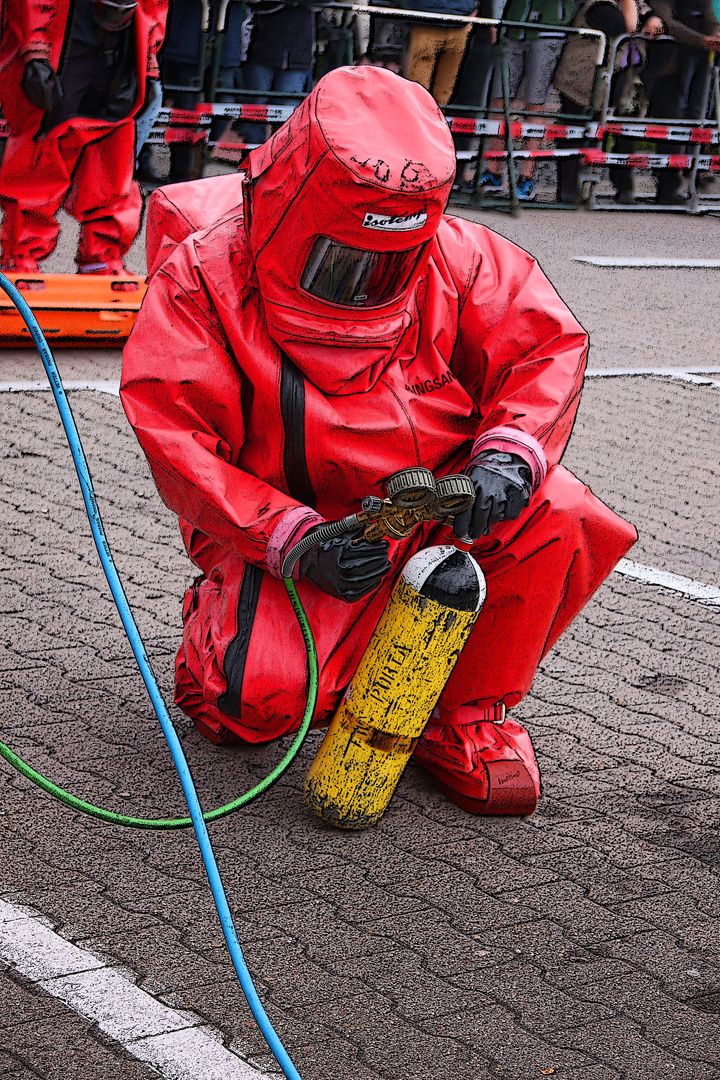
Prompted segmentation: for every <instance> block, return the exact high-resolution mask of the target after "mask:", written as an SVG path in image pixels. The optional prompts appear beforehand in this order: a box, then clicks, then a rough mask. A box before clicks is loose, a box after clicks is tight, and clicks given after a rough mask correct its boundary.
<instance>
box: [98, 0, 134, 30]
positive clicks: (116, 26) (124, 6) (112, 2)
mask: <svg viewBox="0 0 720 1080" xmlns="http://www.w3.org/2000/svg"><path fill="white" fill-rule="evenodd" d="M137 6H138V5H137V0H126V2H125V3H123V0H119V2H116V0H93V6H92V7H93V18H94V20H95V23H96V25H97V26H99V27H100V29H101V30H107V31H109V32H110V33H118V32H119V31H120V30H125V29H126V28H127V27H128V26H129V25H130V23H131V22H132V17H133V15H134V14H135V12H136V11H137Z"/></svg>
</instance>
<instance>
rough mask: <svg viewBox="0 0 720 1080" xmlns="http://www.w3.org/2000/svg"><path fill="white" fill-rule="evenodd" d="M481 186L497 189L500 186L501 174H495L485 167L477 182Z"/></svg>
mask: <svg viewBox="0 0 720 1080" xmlns="http://www.w3.org/2000/svg"><path fill="white" fill-rule="evenodd" d="M477 186H478V187H481V188H493V190H495V191H499V190H500V188H501V187H502V176H496V175H495V173H491V172H490V170H489V169H486V170H485V172H484V173H483V174H482V176H481V177H480V179H479V180H478V183H477Z"/></svg>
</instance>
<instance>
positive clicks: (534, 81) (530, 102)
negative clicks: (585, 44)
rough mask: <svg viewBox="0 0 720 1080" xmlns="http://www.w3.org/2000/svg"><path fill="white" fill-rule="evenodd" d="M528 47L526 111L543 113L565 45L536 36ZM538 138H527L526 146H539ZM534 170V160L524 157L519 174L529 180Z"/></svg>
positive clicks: (562, 40) (557, 40)
mask: <svg viewBox="0 0 720 1080" xmlns="http://www.w3.org/2000/svg"><path fill="white" fill-rule="evenodd" d="M526 44H527V45H528V46H529V47H528V49H527V52H526V57H525V81H526V87H527V89H526V92H525V96H526V100H527V109H528V112H532V113H544V112H545V111H546V109H547V96H548V94H549V92H550V86H551V85H552V79H553V75H554V74H555V68H556V67H557V66H558V61H559V60H560V53H561V52H562V51H563V46H564V45H565V39H564V38H537V39H536V40H535V41H530V42H527V43H526ZM539 146H540V140H539V139H528V140H527V148H528V149H531V148H539ZM534 172H535V162H534V160H533V159H532V158H525V160H524V161H523V164H522V166H521V169H520V175H521V177H522V178H523V179H525V180H530V179H531V178H532V175H533V173H534Z"/></svg>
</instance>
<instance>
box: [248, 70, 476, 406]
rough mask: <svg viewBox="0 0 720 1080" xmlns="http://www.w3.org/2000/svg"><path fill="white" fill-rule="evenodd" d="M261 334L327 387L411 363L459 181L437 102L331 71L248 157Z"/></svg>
mask: <svg viewBox="0 0 720 1080" xmlns="http://www.w3.org/2000/svg"><path fill="white" fill-rule="evenodd" d="M248 174H249V185H248V206H247V212H246V222H247V225H246V227H247V230H248V238H249V242H250V246H251V249H252V252H253V258H254V261H255V268H256V272H257V279H258V285H259V289H260V294H261V296H262V299H263V305H264V309H265V315H266V318H267V326H268V332H269V334H270V336H271V337H272V338H273V339H274V341H276V342H277V344H278V345H279V346H280V348H281V349H282V350H283V351H284V352H285V353H286V354H287V355H288V356H289V357H290V358H291V360H293V361H294V363H295V364H296V365H297V366H298V367H299V369H300V370H301V371H302V372H303V374H304V375H305V376H306V377H307V378H308V379H309V380H310V382H312V383H314V384H315V385H316V386H317V387H318V388H319V389H320V390H322V391H323V392H324V393H329V394H350V393H359V392H363V391H365V390H368V389H369V388H370V387H371V386H373V385H374V383H375V382H376V381H377V379H378V378H379V376H380V375H381V374H382V372H383V370H384V369H385V368H386V367H387V365H388V364H389V363H390V361H391V360H392V359H394V358H400V359H403V358H409V357H411V356H413V355H414V353H415V348H416V344H417V331H418V325H417V324H418V310H417V304H416V300H415V289H416V285H417V282H418V280H419V278H420V276H421V275H422V273H423V271H424V269H425V267H426V266H427V262H428V259H429V258H430V252H431V248H432V244H433V240H434V237H435V233H436V232H437V229H438V226H439V224H440V221H441V219H442V214H443V210H444V208H445V204H446V202H447V198H448V195H449V193H450V189H451V186H452V182H453V178H454V175H455V152H454V148H453V142H452V138H451V136H450V132H449V130H448V125H447V122H446V120H445V118H444V117H443V115H442V113H441V112H440V109H439V108H438V106H437V104H436V103H435V101H434V100H433V98H432V97H431V96H430V94H428V93H427V91H426V90H424V89H423V87H421V86H420V85H419V84H417V83H413V82H408V81H407V80H405V79H403V78H401V77H400V76H398V75H394V74H393V73H392V72H389V71H387V70H385V69H383V68H374V67H359V68H337V69H336V70H334V71H331V72H329V73H328V74H327V75H326V76H325V77H324V78H323V79H321V80H320V82H319V83H318V85H317V86H316V87H315V89H314V90H313V92H312V93H311V94H310V95H309V97H307V98H306V99H305V101H304V102H303V104H302V105H301V106H300V107H299V108H298V109H296V111H295V112H294V113H293V115H292V117H291V118H290V120H289V121H288V122H287V123H286V124H284V125H283V126H282V127H281V128H280V129H279V130H278V131H277V132H276V133H275V135H274V136H273V137H272V138H271V139H270V140H269V141H268V142H267V143H265V145H264V146H262V147H259V148H258V149H256V150H254V151H253V152H252V153H251V154H250V156H249V158H248Z"/></svg>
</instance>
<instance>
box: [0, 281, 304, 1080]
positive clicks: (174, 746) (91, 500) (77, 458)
mask: <svg viewBox="0 0 720 1080" xmlns="http://www.w3.org/2000/svg"><path fill="white" fill-rule="evenodd" d="M0 287H2V289H4V291H5V292H6V293H7V295H8V296H9V297H10V299H11V300H12V302H13V303H14V304H15V306H16V307H17V309H18V311H19V312H20V314H21V315H22V317H23V319H24V320H25V324H26V326H27V328H28V330H29V331H30V333H31V334H32V337H33V340H34V342H35V344H36V346H37V349H38V352H39V353H40V356H41V358H42V362H43V365H44V367H45V372H46V374H47V377H48V379H49V381H50V386H51V388H52V392H53V394H54V396H55V403H56V405H57V407H58V410H59V412H60V418H61V420H62V424H63V427H64V429H65V434H66V436H67V440H68V444H69V446H70V452H71V454H72V457H73V462H74V463H75V468H76V470H77V474H78V479H79V481H80V488H81V491H82V497H83V501H84V503H85V509H86V510H87V514H88V518H89V519H90V526H91V528H92V534H93V539H94V541H95V545H96V547H97V550H98V554H99V556H100V562H101V563H102V568H103V570H104V571H105V576H106V578H107V580H108V584H109V586H110V590H111V592H112V595H113V599H114V601H115V604H116V606H117V609H118V612H119V613H120V618H121V619H122V624H123V626H124V628H125V633H126V634H127V636H128V640H129V641H130V645H131V647H132V651H133V653H134V654H135V659H136V660H137V664H138V667H139V668H140V674H141V675H142V677H143V681H144V683H145V686H146V688H147V692H148V694H149V695H150V700H151V701H152V704H153V708H154V709H155V712H156V714H157V718H158V720H159V721H160V726H161V727H162V730H163V734H164V735H165V738H166V739H167V743H168V746H169V747H170V753H171V754H172V758H173V761H174V762H175V767H176V769H177V771H178V776H179V777H180V783H181V784H182V789H183V793H184V795H185V800H186V802H187V805H188V809H189V811H190V817H191V818H192V822H193V827H194V829H195V835H196V836H197V841H198V844H199V845H200V852H201V854H202V859H203V862H204V864H205V870H206V872H207V876H208V881H209V882H210V888H211V890H212V894H213V899H214V900H215V907H216V908H217V912H218V915H219V917H220V923H221V925H222V930H223V934H224V936H225V941H226V942H227V947H228V950H229V952H230V956H231V958H232V962H233V967H234V968H235V971H236V972H237V976H238V978H239V980H240V985H241V986H242V989H243V993H244V994H245V997H246V998H247V1002H248V1005H249V1006H250V1008H251V1010H252V1013H253V1016H254V1017H255V1019H256V1021H257V1024H258V1027H259V1028H260V1030H261V1032H262V1034H263V1036H264V1038H265V1041H266V1042H267V1044H268V1046H269V1047H270V1049H271V1051H272V1053H273V1054H274V1055H275V1058H276V1059H277V1061H278V1064H279V1065H280V1068H281V1069H282V1070H283V1072H284V1073H285V1076H286V1077H287V1078H288V1080H301V1077H300V1074H299V1073H298V1071H297V1069H296V1068H295V1066H294V1065H293V1063H292V1061H291V1060H290V1056H289V1054H288V1052H287V1050H286V1049H285V1047H284V1046H283V1044H282V1043H281V1042H280V1038H279V1036H278V1034H277V1032H276V1031H275V1029H274V1028H273V1026H272V1024H271V1023H270V1019H269V1018H268V1015H267V1013H266V1012H265V1009H264V1008H263V1006H262V1002H261V1001H260V998H259V997H258V995H257V991H256V989H255V986H254V985H253V981H252V978H251V976H250V972H249V971H248V967H247V964H246V963H245V957H244V956H243V953H242V949H241V948H240V942H239V941H238V937H237V931H236V930H235V924H234V923H233V918H232V915H231V913H230V908H229V906H228V902H227V897H226V895H225V889H224V887H223V883H222V880H221V878H220V871H219V870H218V866H217V862H216V861H215V854H214V852H213V849H212V845H211V844H210V837H209V835H208V831H207V826H206V824H205V822H204V821H203V815H202V809H201V808H200V802H199V800H198V795H197V791H196V790H195V784H194V783H193V779H192V776H191V775H190V768H189V766H188V763H187V760H186V758H185V754H184V752H183V748H182V745H181V743H180V740H179V738H178V736H177V732H176V731H175V728H174V727H173V725H172V721H171V719H170V716H169V714H168V711H167V707H166V705H165V702H164V701H163V697H162V694H161V693H160V689H159V687H158V685H157V682H156V680H155V676H154V674H153V671H152V668H151V667H150V661H149V659H148V656H147V653H146V652H145V646H144V645H143V642H142V638H141V637H140V633H139V631H138V628H137V626H136V624H135V619H134V618H133V614H132V612H131V610H130V606H129V604H128V602H127V598H126V596H125V592H124V590H123V587H122V584H121V583H120V578H119V577H118V572H117V570H116V568H115V563H114V562H113V558H112V555H111V553H110V547H109V545H108V542H107V537H106V536H105V530H104V528H103V524H102V520H101V518H100V512H99V510H98V507H97V501H96V499H95V492H94V491H93V486H92V481H91V479H90V470H89V468H88V464H87V461H86V458H85V453H84V451H83V448H82V443H81V442H80V435H79V434H78V430H77V427H76V426H75V420H74V419H73V415H72V412H71V409H70V405H69V403H68V400H67V396H66V394H65V390H64V387H63V384H62V379H61V378H60V373H59V371H58V369H57V365H56V363H55V358H54V356H53V354H52V352H51V351H50V347H49V345H48V343H47V341H46V340H45V336H44V334H43V332H42V330H41V329H40V326H39V325H38V322H37V319H36V318H35V316H34V315H33V313H32V311H31V310H30V307H29V306H28V304H27V302H26V301H25V299H24V297H23V296H22V294H21V293H20V292H19V291H18V290H17V289H16V288H15V286H14V285H13V284H12V282H10V281H8V279H7V278H6V277H5V276H4V274H2V273H0Z"/></svg>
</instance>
